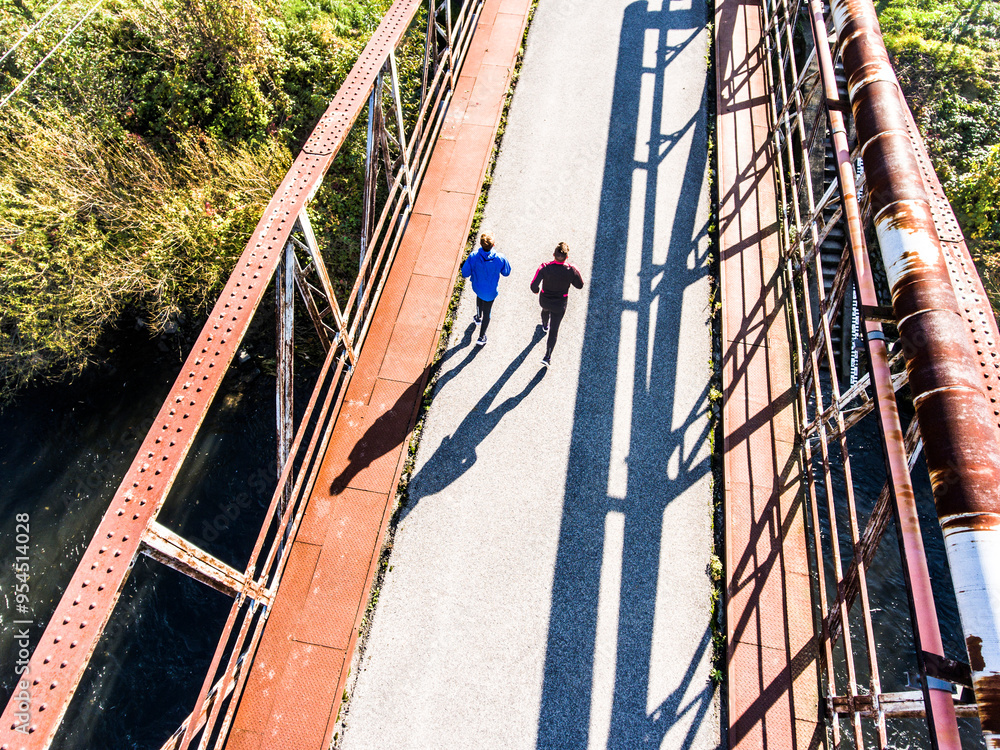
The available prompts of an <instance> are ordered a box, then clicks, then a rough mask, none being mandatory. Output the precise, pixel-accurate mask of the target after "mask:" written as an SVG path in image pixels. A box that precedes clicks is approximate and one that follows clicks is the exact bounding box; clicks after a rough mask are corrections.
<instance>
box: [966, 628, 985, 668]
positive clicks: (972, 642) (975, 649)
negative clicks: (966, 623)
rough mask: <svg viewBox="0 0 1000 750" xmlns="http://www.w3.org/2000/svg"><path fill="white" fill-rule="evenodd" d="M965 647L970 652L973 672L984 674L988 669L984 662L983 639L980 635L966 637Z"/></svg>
mask: <svg viewBox="0 0 1000 750" xmlns="http://www.w3.org/2000/svg"><path fill="white" fill-rule="evenodd" d="M965 647H966V649H968V651H969V667H970V668H971V669H972V671H973V672H982V671H983V670H984V669H986V662H984V661H983V639H982V638H980V637H979V636H978V635H970V636H966V638H965Z"/></svg>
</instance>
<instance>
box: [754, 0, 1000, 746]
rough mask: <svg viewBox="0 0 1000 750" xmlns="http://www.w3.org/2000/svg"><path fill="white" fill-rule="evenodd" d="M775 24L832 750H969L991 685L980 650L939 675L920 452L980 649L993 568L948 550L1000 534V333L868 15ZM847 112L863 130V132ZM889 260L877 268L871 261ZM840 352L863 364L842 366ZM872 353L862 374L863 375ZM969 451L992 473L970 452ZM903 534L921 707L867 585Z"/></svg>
mask: <svg viewBox="0 0 1000 750" xmlns="http://www.w3.org/2000/svg"><path fill="white" fill-rule="evenodd" d="M806 19H807V20H808V24H809V27H810V28H811V30H812V34H811V38H808V37H807V44H806V45H805V49H804V50H803V49H802V48H801V47H800V46H798V45H797V44H796V43H795V27H796V24H798V23H799V22H800V21H804V20H806ZM764 20H765V37H766V41H767V46H768V53H769V54H768V56H767V63H768V71H769V74H770V76H771V80H772V81H773V84H774V86H773V89H772V93H771V112H772V120H771V127H772V131H771V132H772V137H773V142H774V149H775V154H776V156H777V160H778V165H777V166H778V171H779V172H780V173H781V178H780V179H779V187H780V189H781V201H782V204H783V207H784V220H783V221H782V227H781V229H782V232H781V238H782V241H783V245H784V248H785V250H784V253H785V258H786V260H785V266H786V273H785V278H786V282H787V284H788V286H789V288H790V290H791V293H790V294H788V305H789V308H790V312H791V315H790V317H791V319H792V321H793V323H794V326H793V328H794V331H795V334H796V335H795V339H796V349H795V351H794V361H795V362H796V363H797V370H798V379H799V388H798V394H797V398H798V411H799V422H800V423H799V431H800V435H801V438H802V443H801V448H802V460H803V464H804V472H805V474H806V479H807V481H808V485H807V489H808V501H809V507H810V516H811V524H812V530H813V538H814V540H815V563H814V566H815V569H816V570H818V571H819V577H820V585H819V588H818V596H819V604H820V607H821V609H822V612H823V620H822V634H821V635H822V638H821V654H822V656H823V670H822V671H823V673H824V674H823V677H824V681H825V690H826V698H827V713H828V716H829V718H830V720H831V722H832V723H831V739H832V742H833V744H834V746H840V744H841V742H842V741H849V742H850V743H851V744H853V745H854V746H856V747H865V746H866V743H868V742H870V740H871V739H872V735H874V740H875V744H876V745H877V746H878V747H887V746H888V745H889V743H890V737H889V732H888V729H887V720H889V719H892V718H894V717H912V716H925V717H926V721H927V728H928V739H929V742H930V744H931V746H933V747H949V748H957V747H959V746H960V744H961V741H960V738H959V734H958V728H957V724H956V715H966V716H969V715H972V716H974V715H976V714H977V710H976V705H975V704H974V703H971V702H970V698H971V691H969V690H966V691H965V692H961V691H959V693H957V694H956V695H954V696H953V689H957V687H958V686H965V687H966V688H971V687H972V686H973V681H974V680H973V677H974V676H975V675H974V673H975V670H976V669H979V670H983V665H982V663H981V662H982V659H981V658H980V659H979V660H978V662H979V663H978V666H976V664H977V658H976V656H975V655H974V653H973V649H972V648H971V647H970V651H969V653H970V656H971V657H972V662H973V665H974V666H973V674H972V675H970V669H969V665H967V664H961V663H957V662H954V661H951V660H949V659H946V658H945V656H944V651H943V645H942V637H941V633H940V629H939V625H938V621H937V613H936V611H935V610H936V608H935V601H934V595H933V592H932V589H931V585H930V574H929V571H928V566H927V560H926V555H925V550H924V544H923V539H922V537H921V531H920V525H919V518H918V507H917V502H916V498H915V494H914V488H913V483H912V482H911V479H910V470H911V468H912V466H913V464H914V462H915V461H916V459H917V458H918V456H919V452H920V449H921V446H924V449H925V451H926V453H927V457H928V467H929V469H930V471H931V479H932V483H933V485H934V492H935V498H936V500H937V507H938V513H939V516H940V518H941V523H942V527H943V528H944V530H945V537H946V546H947V547H948V551H949V556H950V558H951V562H952V571H953V578H954V579H955V581H956V590H957V593H958V596H959V601H960V607H961V609H962V620H963V627H964V629H965V631H966V634H967V635H973V634H975V633H977V632H980V631H978V630H977V628H979V627H981V625H973V623H981V622H982V617H981V614H971V615H970V613H972V612H975V613H983V612H985V611H989V609H990V606H991V605H990V594H989V592H988V591H987V590H986V588H985V586H979V587H978V588H977V587H976V586H971V587H970V586H968V585H966V584H965V581H977V580H978V581H980V582H981V581H982V573H981V572H979V573H977V572H976V571H977V570H980V571H982V570H983V568H982V567H980V568H977V565H978V566H982V565H983V564H984V561H986V560H987V559H988V557H989V555H981V556H980V560H979V561H976V560H974V559H971V558H972V557H974V556H970V555H966V556H965V557H964V558H963V557H961V556H959V557H956V556H955V555H954V553H953V550H952V549H951V547H952V546H953V545H952V544H951V543H950V542H947V539H948V538H949V533H953V532H952V531H950V529H952V528H953V527H956V526H962V525H963V524H964V525H968V523H967V521H968V516H969V514H970V513H971V514H973V515H974V516H975V519H977V520H975V522H974V524H973V525H975V524H979V525H983V524H984V523H985V524H986V525H989V524H993V525H994V526H995V524H996V519H995V517H996V515H997V513H998V512H1000V510H998V508H997V506H996V495H995V489H996V486H997V484H998V482H997V479H996V474H997V471H996V468H995V467H994V464H995V462H996V460H997V459H996V456H997V455H998V454H1000V451H998V449H997V447H996V446H997V445H998V438H1000V432H998V430H997V419H996V418H997V416H1000V413H998V412H1000V410H997V409H995V407H994V406H991V401H988V400H987V394H989V393H990V391H994V390H995V389H996V387H998V386H1000V383H998V382H997V377H998V368H997V367H996V366H995V363H996V357H997V356H998V351H997V345H996V342H997V340H998V339H997V333H996V322H995V319H994V317H993V314H992V311H991V310H990V307H989V304H988V301H987V299H986V295H985V293H984V291H983V288H982V283H981V281H980V280H979V278H978V276H977V275H976V273H975V270H974V266H973V264H972V260H971V258H970V257H969V254H968V250H967V249H966V247H965V244H964V241H963V240H962V237H961V233H960V232H959V231H958V226H957V223H956V222H955V218H954V215H953V213H952V211H951V208H950V206H949V205H948V203H947V201H946V200H945V199H944V195H943V192H942V191H941V186H940V183H939V182H938V180H937V177H936V175H934V172H933V170H932V169H931V168H930V165H929V160H928V159H927V155H926V151H925V149H924V146H923V142H922V140H921V138H920V135H919V133H918V132H917V130H916V128H915V127H914V124H913V120H912V117H911V116H910V114H909V110H908V109H907V107H906V104H905V102H904V101H903V99H902V96H901V94H900V92H899V89H898V84H897V83H896V81H895V75H894V73H893V72H892V69H891V66H890V65H889V61H888V57H887V55H886V52H885V49H884V47H883V46H882V42H881V37H880V35H879V34H878V30H877V21H875V16H874V9H873V8H872V7H871V4H870V3H868V2H866V0H850V1H849V2H834V3H833V10H832V12H830V11H827V10H826V9H825V8H824V5H823V3H822V2H819V1H818V0H816V1H813V2H785V1H784V0H773V1H772V2H766V3H765V4H764ZM831 32H833V33H831ZM852 105H853V110H854V114H855V115H857V117H858V120H857V122H855V121H854V120H853V119H852V118H850V117H849V116H848V113H849V112H850V111H851V106H852ZM827 167H828V169H826V168H827ZM928 196H930V198H928ZM873 225H874V228H875V230H876V231H875V232H874V234H877V237H878V242H877V243H872V245H871V247H869V242H870V241H871V240H872V237H871V236H870V235H869V236H866V233H865V230H866V228H867V227H871V226H873ZM828 250H832V252H828ZM874 250H881V258H879V257H878V255H877V254H875V255H870V251H874ZM830 258H832V265H830V260H829V259H830ZM873 258H874V260H873ZM883 269H884V270H883ZM886 272H887V273H886ZM890 287H891V289H890ZM962 310H964V314H963V313H962ZM966 320H967V324H966ZM838 327H844V328H846V329H847V330H842V331H837V330H836V329H837V328H838ZM963 328H964V329H965V330H964V331H963V330H962V329H963ZM838 335H839V336H841V337H843V338H844V339H845V340H846V341H849V342H851V345H850V346H847V347H843V348H837V347H835V346H834V340H835V339H836V338H837V336H838ZM855 339H856V341H855ZM862 343H863V344H864V351H866V353H867V361H863V360H859V358H858V354H859V353H860V352H862V348H861V344H862ZM904 363H905V369H904ZM974 363H975V364H978V367H976V366H975V364H974ZM973 370H978V372H975V373H973ZM984 385H985V388H984V387H983V386H984ZM905 386H909V389H910V391H911V393H912V394H913V396H914V401H915V404H916V411H917V415H916V419H913V420H912V421H911V422H910V424H909V427H908V429H907V430H906V431H905V433H906V434H905V437H904V430H903V428H902V424H901V418H900V414H899V409H898V407H897V403H896V394H897V392H898V391H900V390H901V389H902V388H903V387H905ZM955 399H958V401H955ZM992 400H993V401H995V398H994V399H992ZM991 410H992V411H993V413H992V414H991V413H990V411H991ZM872 412H875V414H876V416H877V419H878V423H879V427H880V433H881V435H882V449H883V452H884V458H885V464H886V473H887V477H888V481H887V483H886V485H885V487H884V488H883V490H882V492H881V495H880V496H879V497H878V499H877V500H876V502H875V503H874V506H873V508H872V510H871V512H870V513H869V514H868V520H867V525H863V524H862V523H861V519H862V517H863V515H862V514H861V513H860V512H859V509H858V506H859V503H860V501H861V500H862V499H864V498H862V497H860V494H861V491H860V490H859V489H858V487H857V486H856V482H855V479H854V477H853V476H852V458H855V457H853V456H852V453H851V451H850V449H849V445H848V432H849V431H850V430H851V429H852V428H853V427H854V426H855V425H857V424H858V423H859V422H860V421H861V420H862V419H863V418H864V417H865V416H866V415H868V414H870V413H872ZM921 435H923V441H921ZM970 441H971V442H972V443H975V444H976V445H977V446H978V454H977V455H974V454H976V451H971V449H970V448H967V447H963V446H965V445H967V444H969V443H970ZM991 477H992V478H991ZM990 503H992V511H991V510H989V507H990ZM991 513H992V516H990V514H991ZM891 517H895V520H896V527H897V535H898V539H899V548H900V557H901V562H902V572H903V576H904V579H905V582H906V593H907V596H908V599H909V603H910V611H911V618H910V620H911V626H912V638H913V642H914V644H915V653H914V663H915V664H916V665H918V667H919V675H920V676H919V680H920V685H919V688H920V689H919V690H916V691H912V692H907V693H889V692H884V691H883V687H882V679H883V677H884V675H883V673H882V672H881V669H882V667H881V666H880V663H879V653H878V652H879V644H877V643H876V638H875V633H874V629H873V624H872V623H873V621H872V611H873V605H872V603H871V601H870V598H869V591H868V581H867V579H868V574H869V569H870V566H871V565H872V562H873V559H874V556H875V553H876V551H877V549H878V547H879V545H880V543H881V541H882V538H883V534H884V532H885V531H886V529H887V528H888V527H889V525H890V524H889V519H890V518H891ZM987 517H991V518H993V520H992V521H988V522H987V521H984V520H983V519H984V518H987ZM962 519H965V520H962ZM845 527H846V528H845ZM963 530H964V529H963ZM976 533H977V534H979V535H980V536H981V535H982V534H983V533H984V532H983V531H982V530H980V531H977V532H976ZM977 539H978V537H977ZM969 566H971V568H970V567H969ZM963 568H964V570H963ZM828 577H830V578H832V580H833V583H834V585H833V586H831V587H830V588H829V589H828V588H827V584H826V579H827V578H828ZM988 577H989V574H987V578H988ZM962 602H965V604H964V605H963V604H962ZM993 606H994V607H995V604H994V605H993ZM858 615H860V617H858ZM970 626H971V627H972V628H973V630H972V631H970ZM976 637H977V638H978V636H976ZM986 638H987V639H989V638H990V636H986ZM992 639H993V640H994V641H995V640H996V630H995V628H994V631H993V634H992ZM967 642H968V641H967ZM838 652H841V653H842V654H843V662H842V663H839V662H838V656H837V653H838ZM989 679H990V678H989V676H988V675H984V676H983V677H976V678H975V682H976V685H977V688H979V689H977V691H976V698H977V699H978V704H979V705H978V708H979V710H978V714H979V716H980V718H981V720H982V723H983V730H984V733H985V735H986V737H987V741H988V742H989V741H990V739H989V738H990V737H991V736H995V735H994V734H993V733H995V731H996V729H995V728H992V729H991V724H990V719H989V717H990V716H992V715H993V714H994V713H995V694H994V693H993V692H992V690H991V689H989V688H987V689H982V687H981V686H985V685H987V682H988V680H989ZM953 686H956V687H953ZM844 722H846V728H845V725H844ZM844 731H847V732H849V734H850V740H845V739H844V738H843V737H842V734H843V732H844Z"/></svg>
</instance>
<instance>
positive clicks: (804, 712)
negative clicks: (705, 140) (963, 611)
mask: <svg viewBox="0 0 1000 750" xmlns="http://www.w3.org/2000/svg"><path fill="white" fill-rule="evenodd" d="M715 29H716V55H717V57H716V61H717V71H716V74H717V81H718V90H717V102H718V109H717V117H718V120H717V122H718V140H719V204H720V205H719V233H720V254H721V263H720V265H721V271H720V275H721V284H720V286H721V292H722V309H723V313H722V315H723V319H722V334H723V342H722V367H723V399H724V400H723V410H722V412H723V416H722V422H723V431H724V469H723V471H724V474H725V500H724V503H725V517H726V606H727V617H726V619H727V624H728V634H727V636H728V637H727V643H728V655H727V666H728V677H729V712H728V713H729V746H730V747H732V748H763V747H789V748H796V749H799V750H803V749H805V748H812V747H817V746H819V745H820V744H822V742H823V728H822V724H821V723H819V716H818V711H819V705H818V694H817V684H818V675H817V661H816V660H817V656H818V654H817V652H816V645H815V640H814V638H813V620H812V612H813V608H812V604H811V598H810V597H811V593H810V579H809V565H808V560H807V548H806V536H805V526H804V515H805V511H804V507H803V504H802V499H801V494H800V481H801V477H800V472H801V466H800V465H799V462H798V451H797V450H796V448H795V445H794V441H795V415H794V404H795V401H796V398H795V392H794V390H793V388H794V384H793V381H792V375H791V368H790V366H789V357H790V351H791V350H790V344H789V340H788V325H787V321H786V319H785V313H784V307H783V298H784V295H785V293H786V289H785V287H784V283H783V279H782V276H781V269H780V267H779V247H778V232H779V225H778V216H777V211H776V199H775V184H774V172H773V159H774V154H773V150H772V142H771V139H770V132H769V127H768V106H769V104H768V90H767V78H766V71H765V67H764V51H763V41H762V33H761V17H760V5H759V3H758V2H743V1H742V0H720V2H718V3H717V5H716V24H715Z"/></svg>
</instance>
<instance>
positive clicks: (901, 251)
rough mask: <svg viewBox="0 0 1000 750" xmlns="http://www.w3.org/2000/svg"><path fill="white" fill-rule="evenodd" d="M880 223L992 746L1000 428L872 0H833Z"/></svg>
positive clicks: (999, 573)
mask: <svg viewBox="0 0 1000 750" xmlns="http://www.w3.org/2000/svg"><path fill="white" fill-rule="evenodd" d="M832 9H833V20H834V24H835V25H836V29H837V35H838V38H839V40H840V44H841V50H842V52H841V54H842V59H843V62H844V69H845V72H846V73H847V77H848V91H849V94H850V99H851V106H852V109H853V112H854V121H855V127H856V128H857V132H858V141H859V143H860V145H861V155H862V158H863V160H864V163H865V172H866V175H867V179H868V186H869V188H868V189H869V192H870V195H871V202H872V212H873V215H874V217H875V219H874V221H875V231H876V234H877V235H878V240H879V247H880V251H881V254H882V259H883V262H884V264H885V268H886V272H887V274H888V277H889V284H890V287H891V289H892V304H893V310H894V313H895V316H896V319H897V321H898V327H899V333H900V338H901V342H902V344H903V347H904V350H903V353H904V355H905V357H906V368H907V373H908V375H909V381H910V388H911V390H912V393H913V402H914V406H915V407H916V414H917V421H918V423H919V425H920V431H921V434H922V435H923V436H924V446H925V447H924V451H925V455H926V460H927V468H928V471H929V473H930V477H931V484H932V487H933V490H934V503H935V506H936V508H937V514H938V520H939V521H940V523H941V529H942V531H943V533H944V540H945V549H946V551H947V554H948V562H949V564H950V566H951V574H952V579H953V582H954V584H955V595H956V599H957V601H958V608H959V614H960V615H961V620H962V628H963V630H964V634H965V642H966V646H967V648H968V652H969V663H970V666H971V668H972V674H973V688H974V690H975V693H976V700H977V703H978V705H979V715H980V721H981V723H982V727H983V734H984V737H985V740H986V745H987V747H990V748H1000V435H998V433H997V428H996V425H995V424H993V423H992V421H991V419H990V418H989V417H990V414H991V412H990V410H989V403H988V400H987V398H986V395H985V393H984V392H983V390H982V386H981V385H980V377H978V376H977V373H976V371H975V367H974V365H973V363H974V361H975V360H974V359H973V357H974V352H973V350H972V347H971V345H970V342H969V336H968V329H967V327H966V325H965V320H964V318H963V316H962V314H961V309H960V308H959V304H958V300H957V298H956V296H955V292H954V289H953V287H952V285H951V279H950V277H949V275H948V268H947V265H946V263H945V259H944V254H943V252H942V249H941V243H940V239H939V238H938V234H937V230H936V229H935V227H934V222H933V218H932V213H931V204H930V200H929V198H928V195H927V192H926V189H925V188H924V184H923V181H922V179H921V176H920V170H919V165H918V163H917V159H916V156H915V154H914V151H913V144H912V142H911V141H910V137H909V135H908V133H907V130H906V117H905V110H904V109H903V107H904V106H905V105H904V102H903V98H902V93H901V91H900V89H899V83H898V81H897V80H896V75H895V72H894V71H893V69H892V65H891V63H890V62H889V55H888V53H887V52H886V49H885V44H884V42H883V40H882V33H881V31H880V29H879V25H878V19H877V17H876V13H875V8H874V6H873V5H872V3H871V0H833V2H832Z"/></svg>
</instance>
